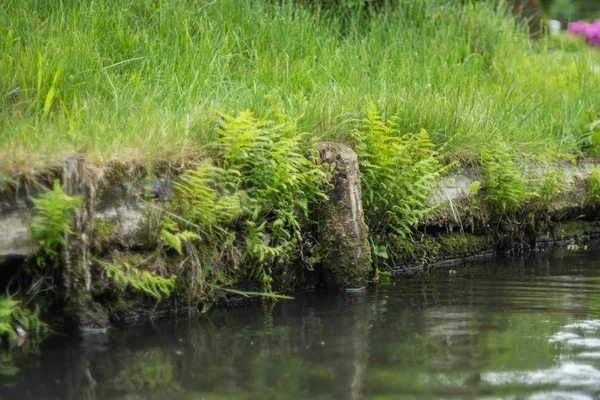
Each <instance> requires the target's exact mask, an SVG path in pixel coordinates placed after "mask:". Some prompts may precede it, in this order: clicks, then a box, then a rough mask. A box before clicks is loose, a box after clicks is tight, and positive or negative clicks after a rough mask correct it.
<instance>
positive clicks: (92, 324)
mask: <svg viewBox="0 0 600 400" xmlns="http://www.w3.org/2000/svg"><path fill="white" fill-rule="evenodd" d="M63 187H64V191H65V193H66V194H68V195H69V196H80V197H81V198H82V200H83V201H82V203H81V206H80V207H79V208H77V209H76V210H75V212H74V213H73V219H72V221H71V226H70V231H68V232H65V244H64V246H63V248H62V251H61V261H62V274H61V277H62V284H63V290H64V300H65V327H66V328H67V330H69V331H72V332H74V333H78V334H80V333H82V332H84V331H86V330H91V329H104V328H106V327H108V313H107V311H106V310H105V309H104V308H103V307H101V306H100V305H98V304H97V303H95V302H94V301H93V299H92V295H91V287H92V277H91V272H90V247H91V244H92V234H93V231H94V198H95V190H94V187H93V186H92V185H91V184H90V183H89V182H88V180H87V173H86V168H85V157H84V156H81V155H78V156H71V157H67V158H66V159H65V166H64V170H63Z"/></svg>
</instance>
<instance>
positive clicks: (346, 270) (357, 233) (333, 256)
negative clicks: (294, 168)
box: [317, 142, 371, 290]
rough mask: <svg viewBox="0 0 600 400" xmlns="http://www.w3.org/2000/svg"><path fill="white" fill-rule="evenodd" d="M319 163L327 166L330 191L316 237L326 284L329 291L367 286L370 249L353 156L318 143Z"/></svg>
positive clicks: (347, 149) (342, 147)
mask: <svg viewBox="0 0 600 400" xmlns="http://www.w3.org/2000/svg"><path fill="white" fill-rule="evenodd" d="M317 150H318V151H319V154H320V155H321V161H322V162H323V163H327V164H329V166H330V171H329V172H330V173H331V184H332V185H331V188H330V189H329V191H328V193H327V195H328V196H329V201H327V202H325V204H323V205H322V206H321V208H320V210H319V226H318V229H317V231H318V232H317V236H318V240H319V243H320V244H321V265H322V267H323V272H324V278H325V285H326V286H328V287H329V288H331V289H338V290H339V289H356V288H362V287H364V286H366V284H367V282H368V278H369V273H370V272H371V248H370V247H369V243H368V240H367V226H366V225H365V222H364V216H363V209H362V202H361V197H362V194H361V185H360V171H359V168H358V160H357V156H356V153H355V152H354V151H353V150H352V149H351V148H350V147H348V146H345V145H343V144H339V143H331V142H322V143H319V144H317Z"/></svg>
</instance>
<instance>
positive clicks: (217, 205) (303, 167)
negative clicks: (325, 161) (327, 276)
mask: <svg viewBox="0 0 600 400" xmlns="http://www.w3.org/2000/svg"><path fill="white" fill-rule="evenodd" d="M275 114H276V117H275V119H274V120H258V119H256V118H254V117H253V116H252V114H250V113H248V112H243V113H240V114H239V115H238V116H235V117H234V116H229V115H225V116H224V117H223V120H222V121H221V122H220V124H219V127H218V128H217V131H218V133H219V138H218V140H217V141H216V143H215V144H214V147H213V150H214V152H215V155H216V156H217V157H216V160H218V161H213V160H206V161H205V162H204V163H203V164H202V165H200V166H199V167H198V168H197V169H196V170H193V171H187V172H186V173H185V174H184V175H183V177H182V179H181V182H180V183H179V184H177V185H176V187H175V193H176V195H175V200H174V202H173V205H174V208H173V210H174V212H175V213H177V214H179V215H181V216H182V218H183V221H180V222H182V223H181V224H179V225H180V226H179V227H178V229H179V230H180V231H191V232H194V233H195V234H197V235H198V236H199V237H200V238H201V240H202V243H203V245H204V246H205V247H207V249H205V250H210V249H212V250H213V251H212V252H213V253H215V254H217V255H218V254H220V253H221V252H222V250H223V249H224V248H226V247H227V246H230V245H231V244H232V242H233V240H234V239H235V233H236V232H239V233H241V234H242V236H243V237H245V238H246V240H245V242H244V244H243V255H242V259H243V261H244V263H245V264H246V265H247V274H248V276H249V277H250V278H252V279H254V280H255V281H257V282H258V283H259V284H261V285H262V286H263V287H265V288H267V289H268V290H270V282H271V280H272V277H271V272H269V271H267V269H266V268H265V265H266V264H267V263H269V264H271V265H274V264H275V261H277V260H278V261H287V260H288V259H289V257H290V255H291V253H292V251H293V249H294V247H295V246H296V244H297V243H298V242H299V240H300V239H301V237H302V225H303V223H304V222H305V221H307V220H308V205H309V204H311V203H314V202H317V201H319V200H321V199H324V198H326V195H325V193H324V188H323V182H324V172H323V170H322V169H321V168H320V167H319V166H318V164H317V163H316V157H317V153H316V148H315V142H314V140H311V139H309V138H308V136H307V135H306V134H304V133H301V132H298V129H297V127H296V122H295V121H294V120H290V119H288V118H286V117H285V116H284V115H283V114H281V113H275ZM240 230H241V232H240ZM174 232H176V231H175V230H167V234H166V235H163V237H165V241H167V240H168V241H169V242H170V243H172V244H173V245H174V246H175V247H176V246H178V244H177V239H176V238H175V237H172V236H169V234H172V235H174ZM172 247H173V246H172ZM281 264H283V263H281Z"/></svg>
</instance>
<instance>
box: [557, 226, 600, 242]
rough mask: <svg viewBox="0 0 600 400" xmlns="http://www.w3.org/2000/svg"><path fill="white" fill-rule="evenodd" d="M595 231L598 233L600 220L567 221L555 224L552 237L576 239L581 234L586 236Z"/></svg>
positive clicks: (560, 239)
mask: <svg viewBox="0 0 600 400" xmlns="http://www.w3.org/2000/svg"><path fill="white" fill-rule="evenodd" d="M597 233H600V222H597V221H594V222H590V221H568V222H563V223H561V224H558V225H556V226H555V228H554V230H553V232H552V237H553V239H554V240H558V241H562V240H569V239H577V238H579V237H581V236H585V237H588V236H590V235H592V234H597Z"/></svg>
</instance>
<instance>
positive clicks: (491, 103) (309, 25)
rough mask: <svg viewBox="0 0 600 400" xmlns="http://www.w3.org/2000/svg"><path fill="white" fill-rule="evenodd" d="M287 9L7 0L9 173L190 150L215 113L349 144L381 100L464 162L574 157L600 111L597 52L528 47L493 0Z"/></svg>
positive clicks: (1, 96) (4, 79) (258, 0)
mask: <svg viewBox="0 0 600 400" xmlns="http://www.w3.org/2000/svg"><path fill="white" fill-rule="evenodd" d="M290 3H291V2H288V1H285V2H276V1H266V0H217V1H197V0H179V1H167V0H124V1H120V2H113V1H109V0H100V1H91V0H86V1H84V0H56V1H47V0H5V1H3V2H2V4H0V46H1V47H2V53H1V59H0V172H2V171H3V172H5V173H6V172H13V173H14V172H19V171H32V170H33V171H38V170H40V169H41V168H43V167H45V166H48V165H52V164H56V163H57V162H59V161H60V159H61V158H62V156H63V155H64V154H66V153H70V152H74V151H77V150H78V149H80V148H81V147H85V148H86V149H87V152H88V154H89V157H90V158H91V159H92V160H94V161H99V162H105V161H109V160H114V159H123V160H127V161H133V162H146V160H151V159H166V160H173V159H175V160H185V159H193V158H195V157H199V156H201V153H202V146H203V145H204V144H206V143H208V142H210V141H212V140H214V136H215V133H214V129H213V128H214V126H215V123H216V121H217V120H218V117H219V115H220V113H230V114H233V113H236V112H238V111H240V110H245V109H248V110H250V111H252V112H253V113H254V114H255V115H256V116H257V117H262V116H266V115H268V114H269V113H271V112H272V111H273V110H275V109H277V110H282V111H284V112H286V113H287V114H288V115H291V116H300V115H303V117H302V118H301V119H300V127H301V129H303V130H305V131H309V132H311V133H313V134H314V135H316V136H318V137H319V138H330V139H337V140H342V141H343V140H346V139H347V138H349V133H350V131H351V130H352V127H353V126H354V124H355V123H356V121H357V120H358V119H360V118H361V113H362V112H363V111H364V109H365V108H366V106H367V104H368V102H369V101H374V102H375V103H377V104H378V105H379V107H380V108H381V110H382V111H383V112H384V113H385V114H387V115H392V114H397V115H399V116H400V120H399V121H398V123H399V124H400V129H401V131H405V132H418V131H419V130H420V129H421V128H424V129H426V130H427V131H428V132H429V133H430V134H431V136H432V140H433V142H434V143H435V144H437V145H442V144H445V143H447V142H448V143H447V145H446V148H447V150H448V152H449V154H451V156H453V157H457V158H466V159H468V158H471V157H474V156H476V155H477V154H478V152H479V149H480V148H481V145H482V144H484V143H485V144H488V145H489V144H490V142H492V141H503V142H507V143H509V144H510V145H511V146H513V147H514V148H516V149H519V150H526V151H534V152H535V151H541V150H544V149H546V148H549V147H553V148H556V149H558V150H560V151H567V152H576V151H578V149H579V148H580V145H581V144H580V142H581V139H582V138H581V136H582V132H584V131H585V124H586V123H589V119H590V115H592V118H598V115H597V113H598V111H599V105H600V92H599V91H598V88H599V87H600V73H598V66H597V65H595V64H594V62H595V61H594V58H592V57H590V56H589V54H588V53H582V55H577V54H566V53H563V52H561V51H549V49H548V44H549V42H548V41H546V40H541V41H539V42H535V43H534V42H531V41H530V39H529V37H528V33H527V32H525V31H524V30H522V29H521V28H518V27H516V24H515V21H514V20H513V19H512V18H511V17H510V16H509V13H506V12H504V11H503V10H502V9H501V8H498V9H495V8H494V7H493V6H492V5H491V4H489V3H493V2H477V3H469V2H457V1H452V0H428V1H425V0H404V1H402V2H401V5H400V6H399V7H398V8H396V9H395V10H387V11H386V10H383V11H382V12H380V13H378V14H377V15H371V16H367V17H365V16H364V15H356V16H353V15H354V14H349V15H350V16H348V14H345V15H346V17H344V18H336V17H335V16H332V15H331V14H329V13H326V12H320V11H318V10H315V9H312V10H309V9H307V8H303V7H295V6H293V5H290ZM282 4H283V5H282ZM596 60H597V59H596ZM594 116H595V117H594Z"/></svg>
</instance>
